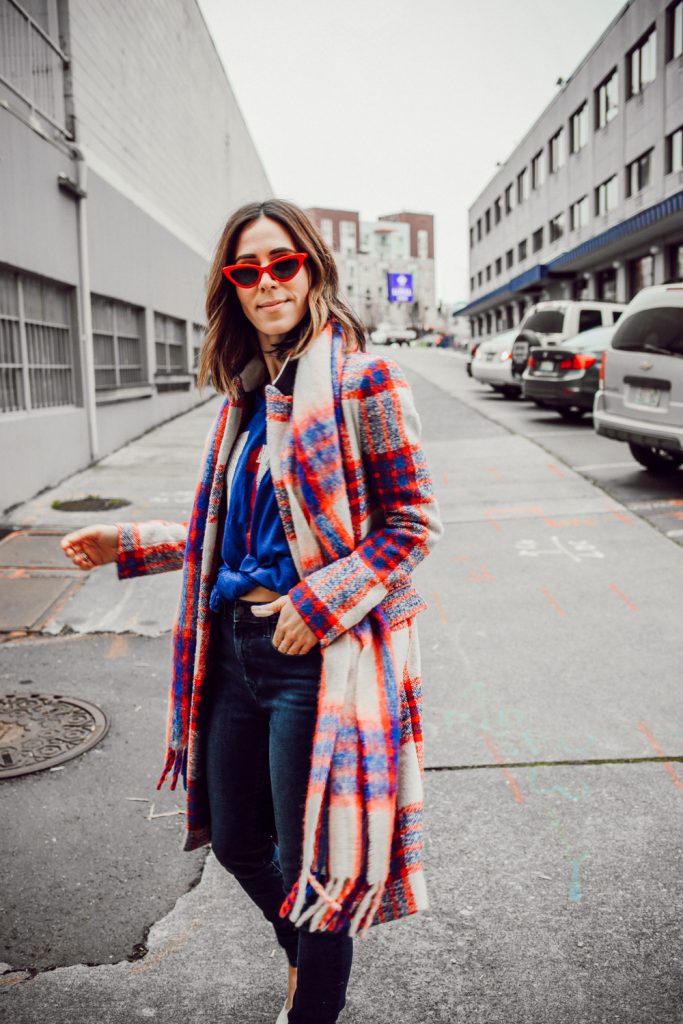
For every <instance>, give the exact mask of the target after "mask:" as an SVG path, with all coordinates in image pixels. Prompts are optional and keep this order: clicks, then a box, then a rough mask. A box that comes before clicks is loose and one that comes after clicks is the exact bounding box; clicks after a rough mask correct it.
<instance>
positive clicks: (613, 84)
mask: <svg viewBox="0 0 683 1024" xmlns="http://www.w3.org/2000/svg"><path fill="white" fill-rule="evenodd" d="M618 113H619V72H618V71H617V69H616V68H614V69H613V71H611V72H610V74H609V75H608V76H607V78H606V79H605V80H604V81H603V82H602V83H601V85H599V86H598V87H597V89H596V90H595V127H596V129H597V128H604V127H605V125H606V124H609V122H610V121H611V120H612V118H613V117H616V115H617V114H618Z"/></svg>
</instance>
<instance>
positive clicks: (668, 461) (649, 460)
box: [628, 441, 683, 473]
mask: <svg viewBox="0 0 683 1024" xmlns="http://www.w3.org/2000/svg"><path fill="white" fill-rule="evenodd" d="M628 446H629V448H630V449H631V455H632V456H633V458H634V459H635V460H636V462H639V463H640V464H641V466H645V468H646V469H649V470H650V472H652V473H673V472H674V471H675V470H677V469H678V467H679V466H681V465H683V454H680V455H679V454H678V452H669V451H667V450H666V449H665V448H657V447H656V445H646V444H635V443H634V442H633V441H629V443H628Z"/></svg>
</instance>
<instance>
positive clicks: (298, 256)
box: [222, 252, 308, 288]
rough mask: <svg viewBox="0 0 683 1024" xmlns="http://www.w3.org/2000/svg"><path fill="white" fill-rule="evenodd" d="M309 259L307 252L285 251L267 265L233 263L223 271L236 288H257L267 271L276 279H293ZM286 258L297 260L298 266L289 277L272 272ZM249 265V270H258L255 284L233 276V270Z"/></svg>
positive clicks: (281, 280)
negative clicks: (240, 280) (242, 281)
mask: <svg viewBox="0 0 683 1024" xmlns="http://www.w3.org/2000/svg"><path fill="white" fill-rule="evenodd" d="M307 259H308V253H307V252H287V253H283V254H282V256H276V257H275V259H274V260H271V262H270V263H266V265H265V266H263V267H260V266H259V265H258V264H257V263H231V264H230V266H229V267H223V268H222V269H223V273H224V274H225V276H226V277H227V279H228V281H230V282H231V283H232V284H234V285H235V287H236V288H256V287H257V286H258V285H259V284H260V283H261V278H262V277H263V275H264V274H265V273H266V272H267V273H269V274H270V276H271V277H272V279H273V280H274V281H278V282H283V281H291V280H292V278H294V277H296V275H297V274H298V273H299V271H300V270H301V268H302V267H303V265H304V260H307ZM285 260H296V261H297V267H296V270H295V271H294V273H293V274H289V275H288V276H287V277H278V276H277V274H273V273H272V268H273V267H275V266H277V264H278V263H283V262H284V261H285ZM244 267H248V268H249V270H256V271H257V277H256V280H255V281H254V283H253V284H240V282H239V281H235V279H234V278H233V277H232V276H231V275H232V273H233V271H235V270H239V269H240V268H244Z"/></svg>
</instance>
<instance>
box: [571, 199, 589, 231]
mask: <svg viewBox="0 0 683 1024" xmlns="http://www.w3.org/2000/svg"><path fill="white" fill-rule="evenodd" d="M587 223H588V196H581V198H580V199H577V200H576V202H575V203H572V205H571V206H570V207H569V230H570V231H577V230H578V229H579V228H585V226H586V224H587Z"/></svg>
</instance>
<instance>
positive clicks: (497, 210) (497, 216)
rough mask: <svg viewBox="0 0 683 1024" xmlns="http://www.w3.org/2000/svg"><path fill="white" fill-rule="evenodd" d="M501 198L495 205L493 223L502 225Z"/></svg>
mask: <svg viewBox="0 0 683 1024" xmlns="http://www.w3.org/2000/svg"><path fill="white" fill-rule="evenodd" d="M502 215H503V214H502V210H501V202H500V196H498V198H497V199H496V200H495V201H494V203H493V223H494V224H500V218H501V217H502Z"/></svg>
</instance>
